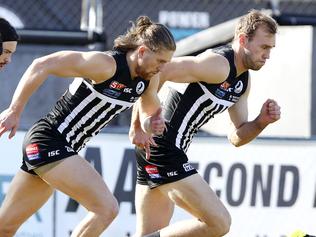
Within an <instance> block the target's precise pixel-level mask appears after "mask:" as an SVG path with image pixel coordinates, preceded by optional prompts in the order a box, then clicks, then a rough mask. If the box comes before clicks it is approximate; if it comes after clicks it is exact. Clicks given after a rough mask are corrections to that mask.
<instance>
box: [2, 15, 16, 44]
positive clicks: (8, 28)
mask: <svg viewBox="0 0 316 237" xmlns="http://www.w3.org/2000/svg"><path fill="white" fill-rule="evenodd" d="M0 35H1V38H2V42H6V41H18V39H19V35H18V33H17V32H16V30H15V29H14V27H13V26H12V25H10V23H9V22H8V21H7V20H5V19H3V18H0Z"/></svg>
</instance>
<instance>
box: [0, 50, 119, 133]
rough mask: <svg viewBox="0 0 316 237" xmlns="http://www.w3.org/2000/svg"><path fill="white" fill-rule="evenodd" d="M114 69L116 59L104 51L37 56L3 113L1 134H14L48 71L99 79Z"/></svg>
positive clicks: (68, 75)
mask: <svg viewBox="0 0 316 237" xmlns="http://www.w3.org/2000/svg"><path fill="white" fill-rule="evenodd" d="M115 70H116V63H115V61H114V59H113V58H112V57H111V56H109V55H106V54H105V53H101V52H73V51H60V52H57V53H53V54H50V55H48V56H44V57H41V58H38V59H35V60H34V61H33V63H32V64H31V65H30V66H29V67H28V69H27V70H26V72H25V73H24V75H23V76H22V78H21V80H20V82H19V84H18V86H17V88H16V90H15V92H14V95H13V98H12V101H11V104H10V106H9V108H8V109H6V110H5V111H4V112H3V113H2V114H1V115H0V136H1V135H2V134H3V133H4V132H5V131H8V130H11V133H10V135H9V137H10V138H11V137H13V136H14V134H15V131H16V129H17V127H18V124H19V118H20V115H21V113H22V111H23V109H24V107H25V105H26V104H27V102H28V100H29V98H30V97H31V95H32V94H33V93H34V92H35V91H36V90H37V89H38V88H39V87H40V86H41V85H42V84H43V82H44V81H45V80H46V79H47V78H48V76H49V75H54V76H58V77H84V78H89V79H91V80H93V81H94V82H95V83H99V82H102V81H105V80H107V79H108V78H110V77H112V76H113V74H114V72H115Z"/></svg>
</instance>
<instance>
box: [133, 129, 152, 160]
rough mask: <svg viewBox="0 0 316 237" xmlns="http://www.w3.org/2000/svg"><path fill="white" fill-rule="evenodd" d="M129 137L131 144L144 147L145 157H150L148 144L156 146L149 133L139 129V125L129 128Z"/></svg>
mask: <svg viewBox="0 0 316 237" xmlns="http://www.w3.org/2000/svg"><path fill="white" fill-rule="evenodd" d="M128 135H129V139H130V141H131V143H132V144H135V145H136V146H138V147H140V148H142V149H145V151H146V159H147V160H149V159H150V146H157V144H156V142H155V141H154V139H153V137H152V135H151V134H148V133H146V132H144V131H143V129H141V127H138V128H136V127H133V126H131V127H130V130H129V134H128Z"/></svg>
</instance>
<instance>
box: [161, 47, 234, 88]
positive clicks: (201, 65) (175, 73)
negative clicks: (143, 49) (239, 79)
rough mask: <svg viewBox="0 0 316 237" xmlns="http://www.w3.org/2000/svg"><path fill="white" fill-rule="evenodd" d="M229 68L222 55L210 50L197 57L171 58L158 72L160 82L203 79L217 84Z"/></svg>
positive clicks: (223, 79) (224, 76)
mask: <svg viewBox="0 0 316 237" xmlns="http://www.w3.org/2000/svg"><path fill="white" fill-rule="evenodd" d="M229 68H230V67H229V63H228V61H227V60H226V59H225V58H224V57H223V56H221V55H218V54H215V53H213V52H211V51H210V50H208V51H206V52H204V53H202V54H200V55H198V56H197V57H193V56H185V57H178V58H173V59H172V61H171V62H170V63H167V64H166V65H165V66H164V67H163V69H162V71H161V73H160V78H161V84H162V83H164V82H165V81H172V82H177V83H190V82H199V81H204V82H206V83H211V84H217V83H221V82H223V81H225V80H226V78H227V76H228V74H229V70H230V69H229Z"/></svg>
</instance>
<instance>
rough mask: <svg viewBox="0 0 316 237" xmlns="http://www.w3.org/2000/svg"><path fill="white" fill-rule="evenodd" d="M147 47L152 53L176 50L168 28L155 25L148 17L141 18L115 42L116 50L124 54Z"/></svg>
mask: <svg viewBox="0 0 316 237" xmlns="http://www.w3.org/2000/svg"><path fill="white" fill-rule="evenodd" d="M142 44H144V45H146V46H147V47H148V48H150V49H151V50H152V51H154V52H157V51H158V50H160V49H166V50H170V51H175V50H176V43H175V41H174V38H173V36H172V34H171V32H170V31H169V30H168V29H167V27H166V26H164V25H162V24H159V23H154V22H152V21H151V20H150V18H149V17H148V16H140V17H138V18H137V20H136V22H135V23H133V22H132V27H131V28H130V29H129V30H128V31H127V32H126V34H125V35H120V36H119V37H117V38H116V39H115V40H114V49H118V50H121V51H124V52H127V51H130V50H134V49H136V48H137V47H138V46H140V45H142Z"/></svg>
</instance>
